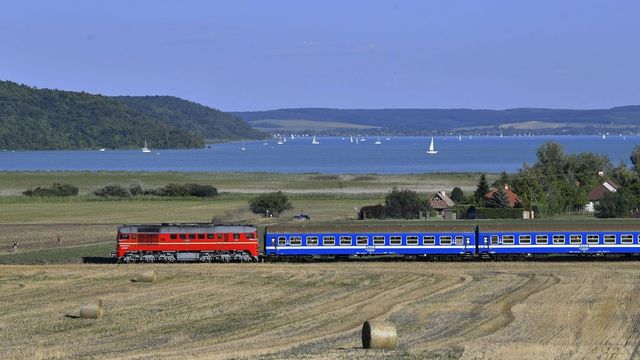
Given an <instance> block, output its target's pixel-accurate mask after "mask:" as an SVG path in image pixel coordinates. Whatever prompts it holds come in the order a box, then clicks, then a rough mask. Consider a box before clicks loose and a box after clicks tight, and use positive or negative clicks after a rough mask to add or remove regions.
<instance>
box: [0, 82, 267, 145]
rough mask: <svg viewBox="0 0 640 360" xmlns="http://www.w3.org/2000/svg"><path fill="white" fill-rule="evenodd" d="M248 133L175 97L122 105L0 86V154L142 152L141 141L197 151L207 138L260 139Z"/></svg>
mask: <svg viewBox="0 0 640 360" xmlns="http://www.w3.org/2000/svg"><path fill="white" fill-rule="evenodd" d="M135 99H140V100H139V101H138V102H136V101H135ZM149 99H151V100H149ZM146 103H150V104H155V105H145V104H146ZM190 108H191V109H192V110H189V109H190ZM211 114H215V115H217V116H218V118H216V116H213V115H211ZM234 120H235V121H234ZM247 128H249V127H248V125H247V124H246V123H245V122H244V121H243V120H241V119H238V118H237V117H235V116H234V115H230V114H225V113H222V112H220V111H217V110H213V109H210V108H207V107H204V106H202V105H198V104H195V103H192V102H188V101H184V100H180V99H177V98H170V97H140V98H135V97H134V98H131V100H127V99H124V100H123V98H121V97H119V98H113V97H108V96H102V95H92V94H88V93H84V92H71V91H61V90H49V89H37V88H34V87H29V86H25V85H20V84H17V83H14V82H10V81H0V149H15V150H38V149H95V148H140V147H142V146H143V145H144V141H145V140H146V141H147V143H148V144H149V147H150V148H154V149H161V148H198V147H203V146H204V138H205V137H207V138H210V139H216V140H235V139H241V138H257V137H259V135H256V132H255V131H254V130H251V129H250V128H249V130H248V131H247V130H246V129H247ZM211 129H217V131H216V132H215V135H211V134H212V132H211Z"/></svg>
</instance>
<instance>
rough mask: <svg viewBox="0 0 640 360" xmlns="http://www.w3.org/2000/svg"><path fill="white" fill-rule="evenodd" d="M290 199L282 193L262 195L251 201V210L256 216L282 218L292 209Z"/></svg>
mask: <svg viewBox="0 0 640 360" xmlns="http://www.w3.org/2000/svg"><path fill="white" fill-rule="evenodd" d="M292 208H293V206H292V205H291V202H289V198H288V197H287V195H285V194H284V193H283V192H282V191H278V192H273V193H268V194H262V195H259V196H256V197H254V198H253V199H251V200H249V209H250V210H251V212H253V213H254V214H263V215H264V216H265V217H267V216H269V215H273V216H275V217H278V216H280V214H282V212H284V211H285V210H289V209H292Z"/></svg>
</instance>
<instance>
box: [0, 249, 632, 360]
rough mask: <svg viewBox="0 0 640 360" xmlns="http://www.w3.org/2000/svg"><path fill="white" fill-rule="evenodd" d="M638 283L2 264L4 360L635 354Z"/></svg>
mask: <svg viewBox="0 0 640 360" xmlns="http://www.w3.org/2000/svg"><path fill="white" fill-rule="evenodd" d="M145 269H156V270H157V271H158V281H157V282H156V283H155V284H151V283H135V282H131V281H129V280H130V278H131V277H132V276H135V274H137V273H139V272H140V271H143V270H145ZM639 290H640V263H638V262H635V261H634V262H622V261H617V262H605V261H600V262H567V263H556V262H522V263H508V262H485V263H480V262H474V263H424V262H346V263H344V262H338V263H311V264H228V265H204V264H201V265H198V264H194V265H175V266H173V265H159V266H136V265H125V266H116V265H66V266H51V265H46V266H45V265H43V266H37V267H29V266H0V303H1V304H3V305H2V311H0V327H1V328H2V329H10V331H2V332H0V345H1V346H0V358H12V359H15V358H23V359H38V358H94V357H99V358H118V359H132V358H149V359H151V358H153V359H163V358H213V359H231V358H233V359H243V358H247V359H255V358H261V359H283V358H290V359H334V358H342V359H372V358H373V359H376V358H380V359H397V358H403V359H414V358H419V359H425V358H426V359H518V360H520V359H534V358H535V359H568V358H573V359H585V358H588V359H631V358H636V357H638V355H639V354H638V350H637V348H638V344H639V341H640V298H639V297H638V292H639ZM98 298H99V299H102V300H103V301H104V304H105V308H104V317H103V318H102V319H100V320H88V319H78V318H74V317H73V316H72V315H74V314H77V311H78V303H79V302H80V301H83V300H92V299H98ZM65 315H67V316H65ZM369 319H371V320H390V321H392V322H393V323H394V324H395V325H396V327H397V331H398V342H397V348H396V349H395V350H363V349H361V339H360V331H361V329H362V324H363V322H364V321H365V320H369Z"/></svg>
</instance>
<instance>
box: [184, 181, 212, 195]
mask: <svg viewBox="0 0 640 360" xmlns="http://www.w3.org/2000/svg"><path fill="white" fill-rule="evenodd" d="M185 186H187V187H188V188H189V195H191V196H197V197H214V196H216V195H218V189H216V188H215V187H213V186H211V185H202V184H185Z"/></svg>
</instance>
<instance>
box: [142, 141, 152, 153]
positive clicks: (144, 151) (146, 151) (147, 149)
mask: <svg viewBox="0 0 640 360" xmlns="http://www.w3.org/2000/svg"><path fill="white" fill-rule="evenodd" d="M142 152H143V153H150V152H151V150H149V147H148V146H147V139H144V147H143V148H142Z"/></svg>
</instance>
